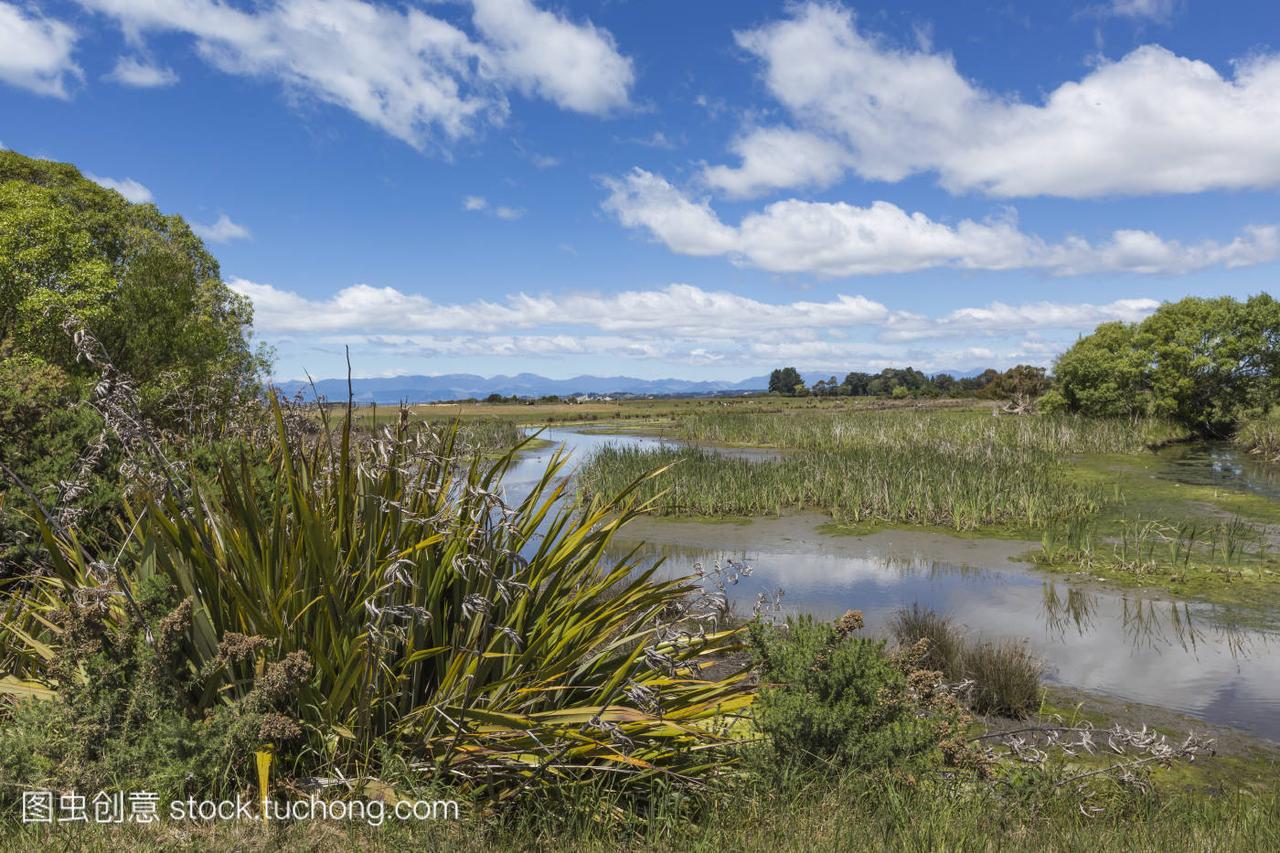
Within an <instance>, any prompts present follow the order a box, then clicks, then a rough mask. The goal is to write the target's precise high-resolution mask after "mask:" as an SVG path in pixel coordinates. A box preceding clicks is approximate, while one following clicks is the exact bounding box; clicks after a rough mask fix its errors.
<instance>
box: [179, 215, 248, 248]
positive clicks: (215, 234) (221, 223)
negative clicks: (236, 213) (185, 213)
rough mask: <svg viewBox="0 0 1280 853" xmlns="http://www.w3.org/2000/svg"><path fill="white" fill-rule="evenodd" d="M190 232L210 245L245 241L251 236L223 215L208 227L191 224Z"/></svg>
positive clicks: (239, 225)
mask: <svg viewBox="0 0 1280 853" xmlns="http://www.w3.org/2000/svg"><path fill="white" fill-rule="evenodd" d="M191 230H192V231H194V232H196V234H198V235H199V236H200V237H201V238H203V239H205V240H208V241H209V242H210V243H230V242H231V241H232V240H247V239H248V238H249V237H251V236H252V235H251V234H250V233H249V229H248V228H246V227H244V226H243V225H241V224H239V223H238V222H232V221H231V217H229V216H227V215H226V214H225V213H224V214H222V215H221V216H219V217H218V221H217V222H213V223H211V224H209V225H200V224H197V223H195V222H193V223H191Z"/></svg>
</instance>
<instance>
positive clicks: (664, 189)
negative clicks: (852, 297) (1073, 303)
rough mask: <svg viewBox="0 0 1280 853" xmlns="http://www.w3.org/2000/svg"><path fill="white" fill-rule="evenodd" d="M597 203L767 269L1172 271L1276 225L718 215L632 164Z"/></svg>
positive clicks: (837, 207)
mask: <svg viewBox="0 0 1280 853" xmlns="http://www.w3.org/2000/svg"><path fill="white" fill-rule="evenodd" d="M605 185H606V188H607V189H608V190H609V192H610V194H609V196H608V198H607V199H606V200H605V201H604V208H605V209H606V210H607V211H609V212H611V213H613V214H614V215H615V216H616V217H617V218H618V220H619V221H620V222H622V224H624V225H626V226H628V227H630V228H637V229H642V230H644V231H647V232H648V233H649V234H650V235H651V236H653V237H654V238H655V239H657V240H658V241H659V242H661V243H663V244H665V245H666V246H667V247H668V248H669V249H671V250H672V251H673V252H677V253H679V254H685V255H701V256H707V255H723V256H726V257H728V258H729V259H730V260H732V261H733V262H734V263H735V264H739V265H742V266H752V267H758V268H760V269H765V270H769V271H771V272H787V273H794V272H804V273H812V274H815V275H820V276H827V277H842V276H853V275H874V274H879V273H891V272H910V271H914V270H921V269H929V268H934V267H948V268H954V269H969V270H1011V269H1039V270H1044V271H1046V272H1048V273H1051V274H1053V275H1083V274H1086V273H1104V272H1130V273H1143V274H1177V273H1186V272H1192V271H1194V270H1199V269H1204V268H1206V267H1212V266H1224V267H1239V266H1248V265H1251V264H1258V263H1263V262H1266V261H1270V260H1274V259H1276V258H1280V228H1278V227H1277V226H1275V225H1265V226H1251V227H1248V228H1246V229H1245V230H1244V232H1243V233H1242V234H1241V235H1239V236H1238V237H1236V238H1235V239H1233V240H1232V241H1231V242H1228V243H1218V242H1216V241H1212V240H1205V241H1201V242H1198V243H1194V244H1184V243H1181V242H1179V241H1177V240H1165V239H1163V238H1161V237H1160V236H1158V235H1156V234H1152V233H1150V232H1148V231H1137V230H1120V231H1116V232H1114V233H1113V234H1112V235H1111V236H1110V237H1109V238H1108V239H1107V240H1105V241H1103V242H1101V243H1090V242H1088V241H1087V240H1085V239H1083V238H1080V237H1070V238H1068V239H1066V240H1064V241H1063V242H1061V243H1052V244H1051V243H1047V242H1046V241H1044V240H1043V239H1041V238H1039V237H1037V236H1034V235H1030V234H1026V233H1024V232H1023V231H1021V230H1020V229H1019V228H1018V225H1017V223H1016V222H1014V221H1013V220H1012V219H1011V218H1007V217H1006V218H1004V219H992V220H988V221H984V222H975V221H974V220H971V219H964V220H961V221H960V222H959V223H956V224H955V225H949V224H946V223H942V222H938V221H936V220H933V219H930V218H929V217H928V216H926V215H925V214H923V213H919V212H916V213H908V212H907V211H905V210H903V209H902V208H900V207H898V206H897V205H894V204H891V203H890V202H887V201H876V202H872V203H871V204H870V205H869V206H867V207H858V206H855V205H851V204H845V203H842V202H835V203H829V202H808V201H800V200H796V199H789V200H785V201H778V202H774V203H773V204H770V205H768V206H766V207H765V208H763V209H762V210H760V211H758V212H754V213H750V214H748V215H747V216H746V217H744V218H743V219H742V221H741V222H740V223H739V224H738V225H737V226H732V225H728V224H725V223H724V222H722V221H721V220H720V218H719V216H718V215H717V214H716V213H715V211H714V210H713V209H712V208H711V205H710V202H708V201H707V200H705V199H694V198H691V197H690V196H689V195H688V194H687V193H685V192H683V191H681V190H679V189H678V188H676V187H674V186H672V185H671V184H670V183H669V182H668V181H667V180H666V179H664V178H662V177H661V176H660V175H655V174H652V173H650V172H646V171H645V170H643V169H633V170H632V171H631V172H630V173H629V174H627V175H626V176H624V177H622V178H613V179H608V180H606V182H605Z"/></svg>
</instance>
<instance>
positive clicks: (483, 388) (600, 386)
mask: <svg viewBox="0 0 1280 853" xmlns="http://www.w3.org/2000/svg"><path fill="white" fill-rule="evenodd" d="M978 373H981V371H965V372H963V373H961V372H955V373H952V375H953V376H970V375H977V374H978ZM802 375H803V376H804V380H805V382H806V383H808V384H810V385H812V384H813V383H814V382H817V381H818V380H819V379H827V378H829V377H830V376H831V373H830V372H826V373H823V372H818V371H807V372H804V373H803V374H802ZM840 378H843V374H841V375H840ZM278 387H279V388H280V390H281V391H282V392H283V393H284V394H285V395H287V396H292V395H293V394H295V393H297V392H298V391H301V392H302V393H303V396H304V397H307V398H310V397H311V396H312V391H311V383H309V382H302V381H297V380H291V381H288V382H281V383H279V385H278ZM768 387H769V377H768V376H753V377H751V378H749V379H743V380H742V381H740V382H728V381H693V380H689V379H636V378H634V377H631V376H574V377H573V378H571V379H548V378H547V377H545V376H538V375H537V374H535V373H520V374H517V375H515V376H490V377H488V378H486V377H484V376H477V375H475V374H473V373H448V374H445V375H443V376H390V377H374V378H368V379H352V380H351V388H352V393H353V394H354V396H355V401H356V402H357V403H377V404H379V405H394V404H396V403H399V402H401V401H405V402H408V403H434V402H437V401H440V400H466V399H471V398H475V399H484V398H485V397H488V396H489V395H490V394H501V395H502V396H504V397H509V396H511V395H512V394H515V395H517V396H520V397H543V396H547V395H550V394H555V395H557V396H560V397H569V396H576V395H579V394H594V395H610V394H635V395H639V396H647V395H653V396H683V395H688V396H695V395H699V394H723V393H726V392H734V391H739V392H741V391H764V390H766V389H767V388H768ZM316 391H318V392H319V393H320V396H322V397H324V398H325V399H327V400H330V401H335V402H336V401H339V400H346V399H347V380H346V379H318V380H316Z"/></svg>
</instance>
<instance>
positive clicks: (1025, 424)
mask: <svg viewBox="0 0 1280 853" xmlns="http://www.w3.org/2000/svg"><path fill="white" fill-rule="evenodd" d="M680 428H681V432H680V433H679V434H680V435H681V437H683V438H684V439H686V440H688V441H691V442H698V443H704V444H725V445H750V446H760V447H778V448H794V449H798V450H849V449H854V448H864V447H875V448H879V449H884V450H903V449H907V448H913V447H916V446H918V445H928V446H930V447H934V448H937V449H938V450H941V451H944V452H957V453H958V452H962V451H963V450H964V449H965V448H971V447H1007V448H1010V449H1013V450H1025V451H1039V452H1042V453H1055V454H1079V453H1135V452H1139V451H1142V450H1145V449H1147V448H1150V447H1155V446H1159V445H1161V444H1167V443H1169V442H1171V441H1176V440H1178V439H1182V438H1185V437H1187V433H1186V431H1185V430H1183V429H1182V428H1180V427H1178V426H1176V425H1175V424H1172V423H1170V422H1168V421H1163V420H1158V419H1153V418H1146V419H1140V420H1129V419H1118V418H1117V419H1096V418H1084V417H1080V416H1077V415H1043V416H1031V417H992V416H991V415H990V414H988V413H987V412H986V411H985V410H974V409H973V408H968V409H965V410H960V411H956V410H945V409H943V410H936V409H921V410H918V411H911V412H909V413H905V412H902V411H857V410H852V411H851V410H845V411H813V412H806V413H805V415H804V416H803V417H793V416H790V417H789V416H788V413H786V412H777V413H749V414H748V413H730V414H715V413H704V412H698V413H692V414H690V415H688V416H687V417H685V418H683V419H682V420H681V427H680Z"/></svg>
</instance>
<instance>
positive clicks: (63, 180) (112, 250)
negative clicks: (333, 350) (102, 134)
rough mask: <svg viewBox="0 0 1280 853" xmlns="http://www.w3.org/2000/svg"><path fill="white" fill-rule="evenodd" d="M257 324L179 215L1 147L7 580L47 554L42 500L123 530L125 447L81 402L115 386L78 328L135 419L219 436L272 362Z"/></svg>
mask: <svg viewBox="0 0 1280 853" xmlns="http://www.w3.org/2000/svg"><path fill="white" fill-rule="evenodd" d="M251 320H252V306H251V305H250V303H249V302H248V300H246V299H245V298H243V297H241V296H239V295H238V294H236V293H235V292H234V291H232V290H231V289H230V288H229V287H228V286H227V285H226V284H225V283H224V282H223V281H222V277H221V274H220V272H219V269H218V262H217V261H216V260H215V259H214V258H213V256H212V255H211V254H210V253H209V252H208V250H207V249H206V248H205V246H204V244H203V243H202V242H201V241H200V239H199V237H197V236H196V235H195V234H194V233H192V231H191V228H190V227H189V226H188V225H187V223H186V222H184V221H183V220H182V218H181V217H179V216H165V215H163V214H162V213H161V212H160V211H159V210H158V209H157V208H156V207H155V206H154V205H151V204H132V203H130V202H128V201H126V200H125V199H124V197H122V196H121V195H120V194H119V193H117V192H115V191H114V190H108V189H105V188H103V187H100V186H98V185H97V184H95V183H93V182H92V181H90V180H88V179H86V178H85V177H83V176H82V175H81V174H80V173H79V172H78V171H77V170H76V169H75V167H73V166H70V165H67V164H64V163H53V162H49V161H47V160H35V159H31V158H28V157H23V156H22V155H20V154H16V153H14V152H12V151H0V462H3V463H4V466H5V469H7V470H5V471H3V472H2V473H0V577H5V576H7V575H9V574H12V573H14V572H16V571H19V570H20V567H21V566H23V565H24V564H25V563H26V562H28V561H30V560H32V559H34V558H35V557H34V555H35V554H36V553H37V552H38V551H39V549H40V542H39V537H38V536H37V535H36V534H35V530H34V528H33V525H32V524H30V523H29V519H30V518H32V517H35V515H36V514H37V507H36V506H35V504H36V502H40V503H41V504H52V503H58V502H63V501H65V502H67V503H74V504H75V506H76V508H77V510H76V511H77V512H79V513H82V514H83V518H84V521H85V523H84V524H83V526H82V529H81V535H82V536H83V537H85V538H86V539H94V538H101V537H106V536H109V535H110V532H111V530H112V528H113V526H114V525H113V524H112V523H111V522H110V518H111V517H112V516H113V514H114V513H115V512H116V511H117V509H118V498H119V489H120V484H121V476H122V475H121V474H120V472H119V466H120V462H121V458H120V447H118V446H116V445H115V444H112V443H111V442H110V441H108V440H106V438H105V436H107V434H108V432H109V430H106V429H104V421H103V418H102V417H101V415H100V412H99V411H98V410H95V408H94V407H93V406H90V405H85V402H86V401H87V400H90V399H91V398H92V396H93V394H94V392H95V390H103V389H107V388H110V387H118V384H119V383H116V382H115V381H114V379H113V381H112V382H100V379H101V376H100V373H99V371H100V365H95V364H92V363H89V362H87V361H85V360H84V359H82V358H80V357H79V355H80V353H79V352H78V350H77V346H76V345H75V343H74V341H73V339H72V335H71V332H76V331H79V330H83V331H85V332H87V333H88V334H89V335H91V336H92V338H93V339H94V340H95V341H96V342H97V343H100V344H101V346H102V349H103V350H105V357H106V358H107V359H108V360H109V361H110V362H111V363H112V365H114V367H115V369H116V371H117V372H116V373H114V374H113V377H127V378H128V380H129V388H130V389H131V391H132V392H134V393H132V394H131V398H134V397H136V400H137V404H138V406H139V407H140V410H139V411H137V412H132V411H131V412H130V413H129V416H130V417H134V416H141V417H142V418H145V419H147V420H148V421H150V422H151V423H152V424H154V425H155V426H158V427H160V428H161V429H162V430H163V431H165V432H166V434H170V433H171V434H174V435H182V436H197V435H198V436H200V437H209V438H217V437H219V436H221V435H222V434H223V433H224V432H225V428H226V424H227V421H228V419H229V418H231V417H233V416H234V415H235V414H236V412H237V403H239V402H241V401H243V399H244V398H245V395H250V394H254V393H256V391H257V389H258V384H257V383H258V380H259V378H260V376H261V371H262V369H263V368H264V367H265V363H266V354H265V352H257V353H255V352H254V350H253V348H252V347H251V344H250V340H249V332H248V330H249V325H250V322H251ZM95 352H96V350H95ZM99 355H101V354H99ZM108 445H111V446H108ZM73 481H74V482H75V483H77V484H79V488H77V489H75V490H74V493H75V494H77V495H78V497H75V498H74V499H73V498H70V497H68V495H69V494H71V493H72V492H68V491H67V490H66V489H65V488H64V487H65V484H67V483H70V482H73ZM15 567H18V568H15Z"/></svg>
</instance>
